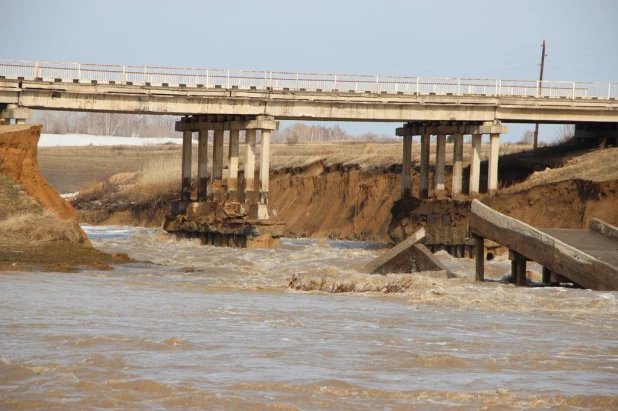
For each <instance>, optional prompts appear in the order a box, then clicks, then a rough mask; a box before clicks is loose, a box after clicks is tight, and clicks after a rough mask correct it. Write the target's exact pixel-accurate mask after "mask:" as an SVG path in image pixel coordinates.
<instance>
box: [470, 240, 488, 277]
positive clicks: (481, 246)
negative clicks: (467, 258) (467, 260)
mask: <svg viewBox="0 0 618 411" xmlns="http://www.w3.org/2000/svg"><path fill="white" fill-rule="evenodd" d="M472 237H474V254H475V257H476V274H475V280H476V281H485V239H484V238H483V237H481V236H479V235H476V234H473V235H472Z"/></svg>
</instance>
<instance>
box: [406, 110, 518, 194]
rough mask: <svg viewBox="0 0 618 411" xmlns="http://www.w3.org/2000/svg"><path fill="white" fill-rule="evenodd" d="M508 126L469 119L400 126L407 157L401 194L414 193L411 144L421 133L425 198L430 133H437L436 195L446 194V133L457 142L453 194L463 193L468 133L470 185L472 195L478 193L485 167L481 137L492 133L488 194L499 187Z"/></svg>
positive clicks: (454, 147)
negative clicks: (467, 136)
mask: <svg viewBox="0 0 618 411" xmlns="http://www.w3.org/2000/svg"><path fill="white" fill-rule="evenodd" d="M507 132H508V128H507V127H504V126H502V124H501V123H500V122H499V121H493V122H485V123H482V124H481V123H476V124H475V123H469V122H451V121H442V122H433V123H428V122H423V123H420V122H419V123H406V124H404V126H403V127H400V128H398V129H397V135H398V136H402V137H403V157H402V167H401V169H402V176H401V195H402V198H404V197H405V196H406V193H407V192H408V190H409V192H410V193H411V192H412V190H411V183H410V178H409V174H410V172H409V171H408V170H411V167H412V166H411V147H412V141H413V138H414V136H418V135H420V136H421V155H420V159H421V161H420V190H419V197H420V198H421V199H424V198H427V197H428V196H429V168H430V167H429V153H430V144H429V141H430V136H431V135H436V136H437V144H436V165H435V182H434V194H433V195H434V197H438V196H441V195H443V193H444V189H445V178H444V172H445V162H446V136H447V135H452V136H453V138H454V144H453V179H452V184H451V196H452V197H456V196H458V195H460V194H461V193H462V192H463V158H464V155H463V152H464V148H463V137H464V135H465V134H471V135H472V156H471V161H470V186H469V194H474V193H478V192H479V191H480V190H479V188H480V187H479V186H480V174H481V173H480V166H481V140H482V135H483V134H489V135H490V155H489V167H488V170H489V173H488V174H489V176H488V179H487V180H488V184H487V188H488V193H491V192H493V191H495V190H496V189H497V188H498V155H499V148H500V142H499V140H500V134H502V133H507Z"/></svg>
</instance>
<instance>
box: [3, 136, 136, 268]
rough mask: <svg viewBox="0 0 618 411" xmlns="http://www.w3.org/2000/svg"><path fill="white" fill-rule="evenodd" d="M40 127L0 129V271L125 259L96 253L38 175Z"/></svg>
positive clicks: (66, 208)
mask: <svg viewBox="0 0 618 411" xmlns="http://www.w3.org/2000/svg"><path fill="white" fill-rule="evenodd" d="M40 131H41V126H39V125H21V126H0V194H1V195H0V226H1V227H2V228H1V232H0V271H1V270H3V269H9V270H32V269H47V270H55V271H58V270H63V271H67V270H74V269H76V268H78V267H81V266H90V267H93V268H111V266H109V264H110V263H116V262H122V261H128V258H127V257H126V256H110V255H107V254H104V253H101V252H99V251H97V250H95V249H94V248H92V245H91V244H90V241H89V240H88V238H87V236H86V234H85V233H84V232H83V230H82V229H81V228H80V227H79V225H78V223H77V219H78V214H77V212H76V211H75V209H74V208H73V207H72V206H71V205H70V204H68V203H67V202H66V201H65V200H64V199H63V198H61V197H60V196H59V195H58V193H56V191H55V190H54V189H53V187H51V186H50V185H49V184H48V183H47V180H46V179H45V177H43V176H42V175H41V173H40V172H39V166H38V162H37V144H38V141H39V136H40Z"/></svg>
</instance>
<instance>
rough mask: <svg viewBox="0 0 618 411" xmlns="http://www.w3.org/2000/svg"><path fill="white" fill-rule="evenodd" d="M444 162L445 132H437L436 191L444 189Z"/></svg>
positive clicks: (436, 193) (436, 194)
mask: <svg viewBox="0 0 618 411" xmlns="http://www.w3.org/2000/svg"><path fill="white" fill-rule="evenodd" d="M445 164H446V134H438V144H437V148H436V192H435V196H438V193H440V192H441V191H444V165H445Z"/></svg>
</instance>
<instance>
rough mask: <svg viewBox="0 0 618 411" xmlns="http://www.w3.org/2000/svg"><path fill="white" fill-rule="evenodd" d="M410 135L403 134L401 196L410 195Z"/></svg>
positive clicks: (406, 196)
mask: <svg viewBox="0 0 618 411" xmlns="http://www.w3.org/2000/svg"><path fill="white" fill-rule="evenodd" d="M411 173H412V136H411V135H409V136H403V158H402V159H401V198H402V199H404V198H409V197H411V196H412V176H411Z"/></svg>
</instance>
